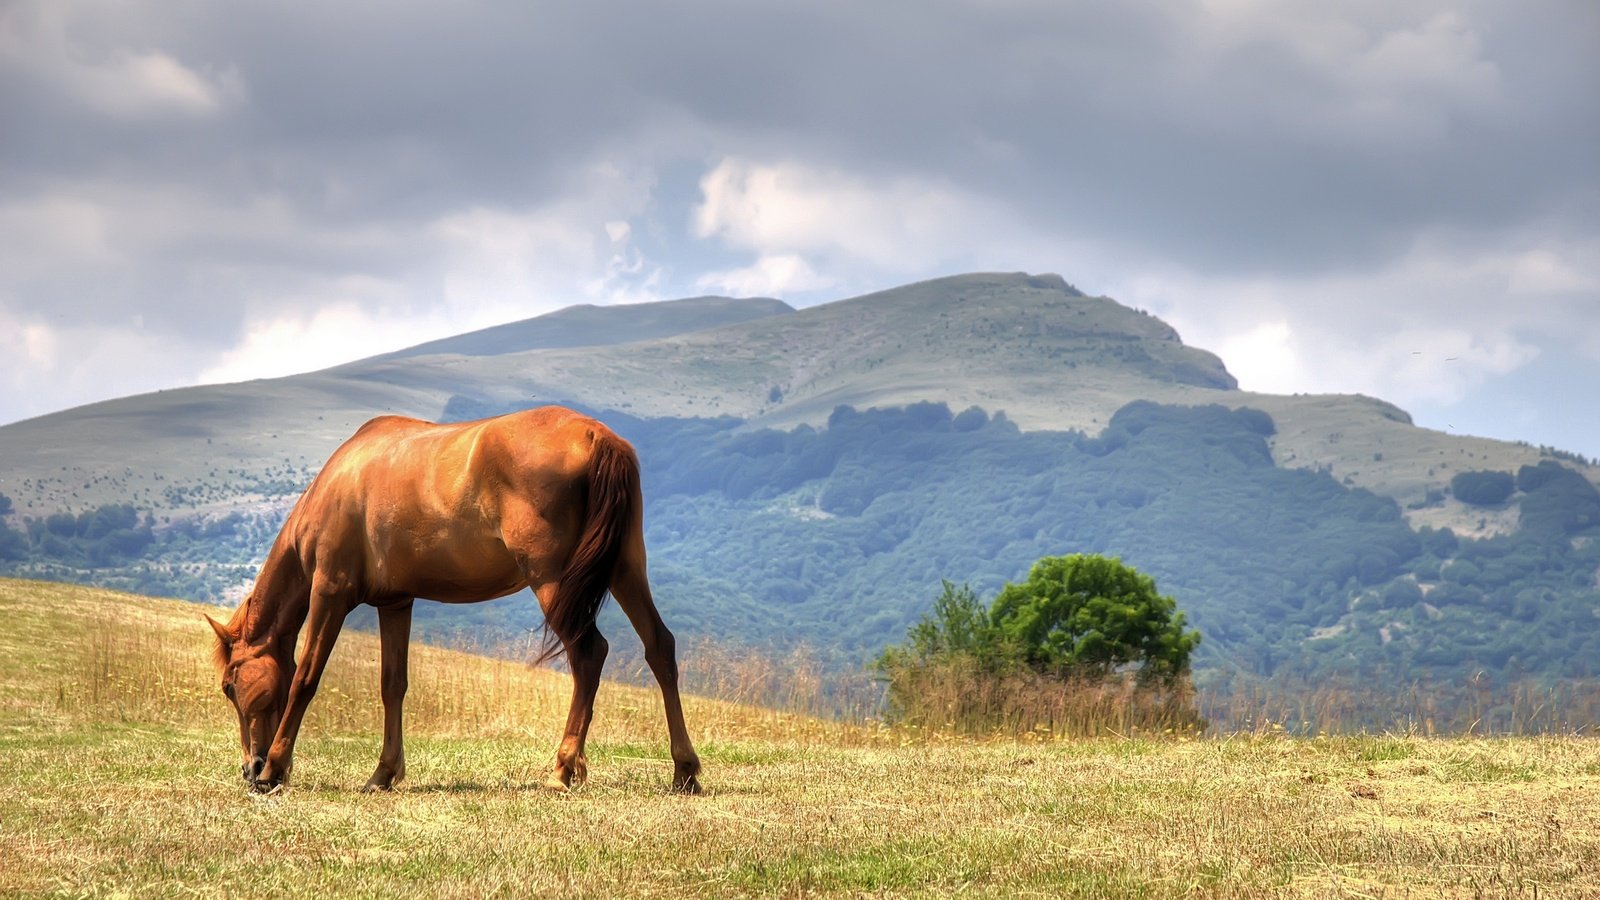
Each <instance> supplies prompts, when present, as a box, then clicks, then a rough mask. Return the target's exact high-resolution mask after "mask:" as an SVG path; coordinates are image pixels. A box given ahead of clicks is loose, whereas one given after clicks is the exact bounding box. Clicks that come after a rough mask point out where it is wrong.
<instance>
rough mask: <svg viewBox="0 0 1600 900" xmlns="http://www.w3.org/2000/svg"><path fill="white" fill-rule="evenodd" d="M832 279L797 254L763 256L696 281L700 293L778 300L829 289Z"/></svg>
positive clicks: (706, 275) (708, 274)
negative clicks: (711, 291) (710, 292)
mask: <svg viewBox="0 0 1600 900" xmlns="http://www.w3.org/2000/svg"><path fill="white" fill-rule="evenodd" d="M833 285H834V281H833V279H831V278H827V277H824V276H822V275H819V274H817V272H816V270H814V269H812V268H811V265H810V264H809V263H807V262H806V261H805V260H804V259H802V258H801V257H800V256H799V255H798V254H794V253H781V254H776V255H763V256H762V257H761V258H759V259H757V260H756V261H755V262H754V263H752V264H750V265H748V266H745V267H743V268H739V269H729V270H727V271H722V272H709V273H707V274H705V275H702V276H700V278H699V279H698V280H696V281H695V287H697V288H699V289H701V290H715V291H721V292H724V293H728V294H732V295H733V296H735V297H757V296H761V297H781V296H783V295H784V294H790V293H804V292H807V291H816V290H822V289H823V288H828V287H832V286H833Z"/></svg>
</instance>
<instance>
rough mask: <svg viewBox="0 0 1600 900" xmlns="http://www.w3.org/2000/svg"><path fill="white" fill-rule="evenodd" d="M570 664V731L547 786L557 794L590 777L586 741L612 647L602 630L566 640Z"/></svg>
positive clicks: (560, 748) (568, 716) (568, 727)
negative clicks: (595, 701) (595, 697)
mask: <svg viewBox="0 0 1600 900" xmlns="http://www.w3.org/2000/svg"><path fill="white" fill-rule="evenodd" d="M566 647H567V665H568V666H569V667H570V668H571V669H572V707H571V709H569V710H568V712H567V730H566V733H565V734H563V735H562V736H561V746H560V747H558V748H556V768H555V771H554V772H552V773H550V778H549V780H548V781H546V782H545V785H546V786H547V787H550V788H554V789H555V790H558V791H564V790H567V789H568V788H570V787H573V786H574V785H578V784H582V783H583V782H584V781H585V780H586V779H587V778H588V777H589V761H588V759H587V758H586V757H585V756H584V747H583V745H584V742H585V741H587V740H588V738H589V722H590V721H592V720H593V718H594V695H595V691H597V690H599V688H600V670H601V669H602V668H603V667H604V666H605V663H606V652H607V651H608V650H609V649H610V645H609V644H607V643H606V639H605V638H604V637H602V636H601V634H600V630H599V629H597V628H594V627H593V626H591V627H590V628H589V630H588V631H585V632H584V633H583V634H582V635H580V636H579V637H578V639H577V640H572V641H567V642H566Z"/></svg>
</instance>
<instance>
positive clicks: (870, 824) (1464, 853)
mask: <svg viewBox="0 0 1600 900" xmlns="http://www.w3.org/2000/svg"><path fill="white" fill-rule="evenodd" d="M204 609H205V608H202V607H198V606H194V605H191V604H186V603H180V602H176V601H166V600H154V599H149V598H141V597H134V596H129V595H122V594H114V593H110V592H106V591H100V590H95V589H90V588H82V587H74V586H68V585H60V584H42V583H36V582H23V581H3V580H0V895H7V896H11V895H63V896H141V897H143V896H193V895H201V896H213V895H215V896H305V895H320V896H323V897H328V896H343V895H362V896H371V895H396V894H408V895H419V896H426V895H437V896H473V897H477V896H500V895H505V896H521V895H548V894H557V893H559V894H563V895H578V896H618V895H623V896H684V895H692V896H743V895H782V896H812V895H851V896H860V895H874V896H877V895H883V896H904V895H933V896H942V895H950V894H954V893H957V892H959V893H962V894H964V895H965V894H973V895H978V896H1064V897H1168V896H1202V897H1282V896H1289V897H1295V896H1302V897H1432V896H1443V897H1462V896H1489V897H1506V896H1512V897H1536V896H1537V897H1594V896H1600V740H1596V739H1594V738H1585V737H1575V736H1555V735H1549V736H1540V737H1516V738H1509V737H1504V738H1502V737H1493V736H1475V737H1468V738H1433V737H1422V736H1412V735H1396V734H1374V735H1356V736H1342V737H1309V738H1308V737H1287V736H1284V735H1282V734H1279V733H1277V732H1276V731H1275V730H1274V729H1272V728H1270V727H1262V728H1259V729H1257V730H1256V732H1255V733H1250V734H1223V735H1211V736H1206V737H1203V738H1193V737H1191V736H1189V735H1176V736H1170V737H1169V736H1162V735H1159V734H1156V735H1143V736H1134V735H1116V734H1111V735H1108V736H1106V737H1100V738H1095V739H1061V738H1051V737H1049V736H1048V735H1043V734H1039V733H1031V734H1026V735H1024V736H1022V737H1013V738H1005V739H1000V738H995V739H988V740H974V739H971V738H963V737H957V736H953V735H948V734H943V733H940V732H939V731H936V730H935V731H917V730H907V729H897V728H890V727H885V726H883V725H879V724H873V723H867V724H847V723H840V722H835V721H829V720H825V719H820V718H814V717H809V716H806V715H802V714H798V713H791V712H782V711H774V710H770V709H763V708H758V707H754V706H749V705H742V704H740V703H736V702H733V701H734V700H735V699H738V698H739V697H740V696H741V695H742V693H744V692H746V688H745V687H742V686H741V683H740V677H739V674H738V673H737V672H735V673H731V674H730V675H729V676H728V677H727V678H726V679H725V680H724V681H723V682H721V684H720V686H719V687H718V688H717V689H716V690H715V691H714V693H717V694H719V695H720V698H719V697H693V698H689V699H688V701H687V710H686V711H687V715H688V719H689V723H690V728H691V732H692V733H693V735H694V736H695V738H696V741H697V743H698V748H699V750H700V753H701V756H702V757H703V759H704V761H705V773H704V776H703V781H704V784H705V785H706V788H707V793H706V794H704V795H702V796H699V797H682V796H676V795H673V794H671V793H669V791H668V782H669V779H670V775H671V764H670V762H669V761H668V759H667V758H666V734H665V726H664V723H663V717H662V714H661V711H660V702H659V697H658V695H656V694H655V692H654V691H653V690H648V689H641V688H638V687H632V686H628V685H626V684H619V683H618V682H617V681H614V680H609V679H608V680H607V681H606V682H605V683H604V685H603V686H602V688H601V692H600V697H599V699H598V701H597V704H596V718H595V724H594V728H593V731H592V733H591V738H590V748H589V758H590V781H589V783H588V784H587V785H585V786H584V787H583V788H581V789H580V790H577V791H575V792H573V793H571V794H565V795H563V794H555V793H550V792H547V791H546V790H544V789H542V788H541V786H540V785H541V784H542V781H543V779H544V776H545V774H546V769H547V767H548V766H549V764H550V762H551V759H552V755H553V751H554V746H555V742H556V737H557V732H558V731H559V729H560V727H561V722H562V721H563V719H564V716H565V710H566V703H567V697H568V692H569V690H570V682H569V681H568V680H567V678H566V677H565V676H564V675H562V674H560V673H558V672H553V671H550V670H545V669H533V668H529V667H528V666H526V665H524V664H521V663H519V662H516V661H513V660H511V659H506V658H499V659H491V658H485V657H480V656H474V655H471V654H468V653H463V652H456V651H449V650H444V649H438V648H430V647H418V648H415V649H414V651H413V654H412V678H411V691H410V694H409V696H408V699H407V710H406V712H407V716H406V727H407V744H408V746H407V765H408V769H409V776H408V780H406V781H405V782H403V783H402V784H401V786H400V789H399V790H397V791H395V792H394V793H392V794H386V795H364V794H361V793H359V792H358V788H359V787H360V786H361V784H362V783H363V782H364V781H365V779H366V776H367V774H368V773H369V772H370V771H371V767H372V765H373V764H374V763H375V761H376V757H377V751H378V744H379V723H380V704H379V701H378V689H377V652H376V649H377V648H376V642H375V640H374V639H373V638H372V637H371V636H369V635H366V634H360V633H350V632H347V633H346V634H345V636H344V637H343V638H342V640H341V642H340V645H339V648H338V650H336V651H335V654H334V659H333V664H332V666H331V667H330V672H329V674H328V676H327V678H326V679H325V680H324V682H323V688H322V691H321V692H320V694H319V695H318V697H317V699H316V701H315V703H314V704H313V705H312V708H311V713H310V715H309V716H308V720H307V724H306V727H305V730H304V732H303V734H304V737H303V738H302V740H301V743H300V746H299V749H298V752H297V758H296V767H295V771H294V779H293V782H292V785H291V787H290V788H289V789H288V790H286V791H284V792H282V793H280V794H277V795H274V796H270V797H259V796H254V795H251V794H249V793H248V792H247V791H246V790H245V788H244V785H243V784H242V782H240V780H239V777H238V755H237V754H238V751H237V738H236V729H235V726H234V722H233V717H232V711H231V710H230V709H229V707H228V706H227V704H226V702H225V701H224V700H223V698H222V696H221V694H220V692H219V691H218V690H217V677H216V674H215V673H214V672H213V670H212V669H211V668H210V662H209V652H210V634H209V629H207V628H206V627H205V625H204V623H203V621H201V619H200V613H201V612H202V611H203V610H204ZM612 640H613V643H614V644H617V645H619V646H622V645H625V644H626V642H627V641H629V640H631V638H629V637H628V636H624V635H614V636H613V637H612ZM502 649H514V648H502ZM770 676H771V672H770V670H769V671H768V672H767V673H766V676H765V677H770Z"/></svg>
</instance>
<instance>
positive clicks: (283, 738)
mask: <svg viewBox="0 0 1600 900" xmlns="http://www.w3.org/2000/svg"><path fill="white" fill-rule="evenodd" d="M349 612H350V605H349V603H348V602H347V601H346V599H345V595H344V592H343V591H338V590H336V589H334V587H333V586H332V585H329V584H328V583H326V582H325V580H324V579H322V578H317V579H315V580H313V582H312V584H311V603H310V611H309V612H308V613H307V616H306V646H305V650H304V651H303V652H302V653H301V654H300V663H299V665H297V666H296V667H295V672H294V678H293V679H292V680H291V681H290V682H289V698H288V701H287V703H286V704H285V708H284V711H283V720H282V721H281V722H279V723H278V734H277V737H275V738H274V739H273V741H272V749H271V750H269V751H268V752H267V763H266V765H264V766H262V767H261V771H260V772H259V773H258V774H257V775H256V778H255V781H254V782H252V784H251V787H252V788H253V789H254V790H255V791H256V792H257V793H267V792H270V791H273V790H276V789H277V788H279V787H282V786H283V784H284V782H286V781H287V780H288V778H289V770H290V769H291V768H292V767H293V765H294V742H295V739H296V738H297V737H298V736H299V734H300V722H301V720H302V719H304V718H305V715H306V707H307V706H309V705H310V704H311V698H312V697H314V696H316V693H317V684H318V683H319V682H320V681H321V680H322V670H323V669H324V668H326V667H327V665H328V655H329V654H331V653H332V652H333V645H334V642H336V641H337V640H338V639H339V629H341V628H343V627H344V618H345V616H346V615H347V614H348V613H349Z"/></svg>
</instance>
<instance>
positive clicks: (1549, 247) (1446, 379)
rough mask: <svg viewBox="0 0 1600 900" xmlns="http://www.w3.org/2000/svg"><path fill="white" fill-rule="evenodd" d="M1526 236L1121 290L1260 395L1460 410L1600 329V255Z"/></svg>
mask: <svg viewBox="0 0 1600 900" xmlns="http://www.w3.org/2000/svg"><path fill="white" fill-rule="evenodd" d="M1521 240H1522V241H1524V242H1527V243H1530V244H1532V245H1534V249H1529V250H1523V251H1515V250H1512V251H1501V252H1496V253H1483V252H1481V251H1480V250H1479V249H1478V248H1476V247H1473V246H1467V245H1463V244H1460V243H1456V242H1453V241H1452V240H1451V239H1449V238H1448V237H1446V236H1439V235H1430V236H1425V237H1423V238H1421V239H1419V240H1417V241H1416V242H1415V244H1414V245H1413V247H1412V249H1411V251H1410V252H1409V253H1407V254H1405V255H1404V256H1402V257H1401V258H1400V259H1398V260H1397V261H1395V262H1394V263H1392V264H1390V265H1388V266H1385V267H1382V268H1379V269H1376V270H1374V271H1372V272H1367V273H1347V274H1334V275H1321V276H1300V277H1283V276H1280V277H1272V276H1258V277H1255V278H1248V279H1227V278H1217V277H1214V276H1197V275H1194V274H1192V273H1186V272H1181V271H1178V270H1175V269H1172V268H1170V267H1167V268H1163V267H1161V266H1160V265H1159V264H1155V263H1152V264H1150V265H1149V268H1150V270H1151V274H1149V275H1146V276H1144V277H1139V278H1131V279H1127V280H1123V281H1120V282H1116V283H1113V284H1112V285H1110V286H1109V291H1108V292H1109V293H1111V294H1112V295H1113V296H1116V297H1118V299H1121V300H1123V301H1124V302H1128V303H1134V304H1137V305H1140V306H1144V307H1147V308H1149V309H1151V310H1152V311H1154V312H1156V313H1157V314H1158V315H1160V316H1162V317H1163V318H1166V319H1167V320H1168V321H1169V322H1171V323H1172V324H1173V325H1174V326H1175V327H1176V328H1178V330H1179V331H1180V332H1181V333H1182V334H1183V337H1184V340H1185V341H1187V342H1188V343H1190V344H1193V345H1196V346H1201V347H1205V348H1207V349H1210V350H1213V351H1215V352H1217V353H1218V354H1219V355H1221V356H1222V358H1223V361H1224V362H1225V363H1226V364H1227V365H1228V367H1229V368H1230V370H1231V371H1233V372H1234V374H1235V376H1237V377H1238V379H1239V382H1240V386H1241V387H1243V388H1245V389H1248V390H1255V391H1263V392H1269V393H1296V392H1311V393H1365V394H1369V395H1373V396H1378V397H1382V398H1384V399H1387V400H1391V401H1394V402H1397V403H1399V404H1401V405H1402V406H1405V405H1406V404H1408V403H1427V404H1446V405H1448V404H1452V403H1457V402H1460V401H1462V400H1463V399H1464V398H1465V397H1467V396H1468V395H1469V394H1470V393H1471V392H1472V391H1474V390H1475V389H1477V388H1478V387H1480V386H1482V385H1483V384H1485V383H1486V382H1488V381H1489V380H1490V379H1493V378H1497V377H1500V376H1504V375H1507V374H1509V373H1512V372H1515V371H1517V370H1519V369H1521V368H1522V367H1524V366H1527V365H1528V364H1529V363H1531V362H1533V360H1534V359H1536V358H1537V357H1538V355H1539V353H1540V350H1539V348H1540V346H1542V345H1544V344H1546V343H1549V342H1551V341H1557V342H1561V341H1568V340H1577V341H1579V342H1580V345H1581V344H1582V341H1583V340H1584V337H1583V336H1585V335H1597V334H1600V302H1596V301H1597V299H1600V298H1597V297H1596V295H1595V290H1594V285H1595V284H1596V283H1597V274H1600V255H1597V256H1596V260H1597V261H1596V262H1585V261H1583V260H1582V259H1581V258H1580V256H1579V255H1578V254H1576V253H1575V252H1573V251H1571V250H1570V249H1564V248H1562V247H1560V246H1559V245H1557V244H1554V243H1550V242H1547V241H1541V240H1540V237H1539V236H1538V235H1537V234H1530V235H1526V236H1524V237H1523V238H1522V239H1521ZM1541 244H1543V246H1540V245H1541Z"/></svg>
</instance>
